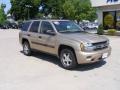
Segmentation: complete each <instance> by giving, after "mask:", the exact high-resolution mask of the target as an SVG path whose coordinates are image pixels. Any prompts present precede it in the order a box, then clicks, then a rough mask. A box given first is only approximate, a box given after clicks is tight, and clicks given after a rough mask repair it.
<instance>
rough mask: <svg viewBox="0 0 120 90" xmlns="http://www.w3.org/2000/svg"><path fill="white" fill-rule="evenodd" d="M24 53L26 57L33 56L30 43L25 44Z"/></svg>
mask: <svg viewBox="0 0 120 90" xmlns="http://www.w3.org/2000/svg"><path fill="white" fill-rule="evenodd" d="M23 53H24V55H26V56H30V55H31V48H30V44H29V42H28V41H25V42H24V43H23Z"/></svg>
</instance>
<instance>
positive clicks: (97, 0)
mask: <svg viewBox="0 0 120 90" xmlns="http://www.w3.org/2000/svg"><path fill="white" fill-rule="evenodd" d="M113 1H114V0H113ZM91 4H92V6H93V7H100V6H109V5H117V4H119V5H120V0H118V1H117V2H107V0H91Z"/></svg>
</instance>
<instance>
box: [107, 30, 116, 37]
mask: <svg viewBox="0 0 120 90" xmlns="http://www.w3.org/2000/svg"><path fill="white" fill-rule="evenodd" d="M107 34H108V35H112V36H113V35H115V34H116V30H115V29H109V30H108V31H107Z"/></svg>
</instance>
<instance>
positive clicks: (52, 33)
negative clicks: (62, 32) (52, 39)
mask: <svg viewBox="0 0 120 90" xmlns="http://www.w3.org/2000/svg"><path fill="white" fill-rule="evenodd" d="M46 34H48V35H53V36H54V35H56V33H55V32H54V31H53V30H47V31H46Z"/></svg>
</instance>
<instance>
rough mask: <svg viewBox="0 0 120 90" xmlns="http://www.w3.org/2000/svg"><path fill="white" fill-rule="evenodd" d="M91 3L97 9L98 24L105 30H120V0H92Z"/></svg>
mask: <svg viewBox="0 0 120 90" xmlns="http://www.w3.org/2000/svg"><path fill="white" fill-rule="evenodd" d="M91 3H92V7H95V8H96V9H97V15H98V22H99V24H103V26H104V29H105V30H107V29H110V28H114V29H117V30H120V0H91Z"/></svg>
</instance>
